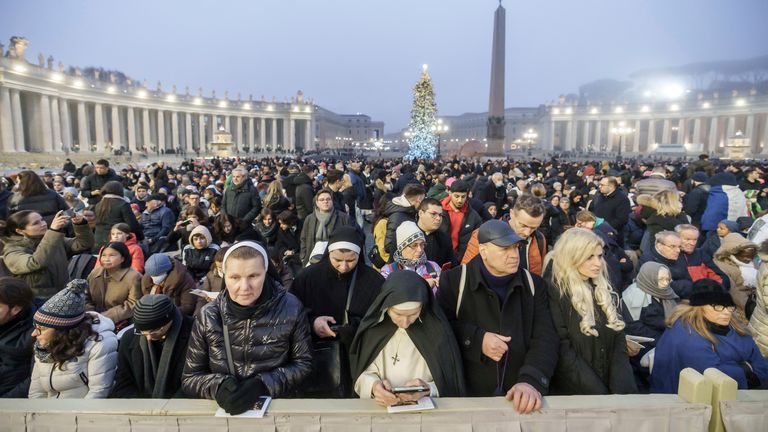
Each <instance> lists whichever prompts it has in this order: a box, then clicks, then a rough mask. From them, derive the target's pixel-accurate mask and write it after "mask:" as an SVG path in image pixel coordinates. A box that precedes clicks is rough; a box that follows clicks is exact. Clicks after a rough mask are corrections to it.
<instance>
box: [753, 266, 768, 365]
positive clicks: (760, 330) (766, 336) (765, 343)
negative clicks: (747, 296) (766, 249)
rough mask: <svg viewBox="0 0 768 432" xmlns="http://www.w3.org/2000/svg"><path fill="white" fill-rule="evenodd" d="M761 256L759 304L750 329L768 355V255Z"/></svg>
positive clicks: (765, 354)
mask: <svg viewBox="0 0 768 432" xmlns="http://www.w3.org/2000/svg"><path fill="white" fill-rule="evenodd" d="M760 257H761V258H762V259H763V265H761V266H760V272H759V273H758V274H757V295H756V296H755V300H756V303H757V305H756V306H755V311H754V312H752V318H750V319H749V330H750V332H751V333H752V337H753V338H754V339H755V343H757V347H758V348H760V352H761V353H763V357H768V256H763V255H762V254H760Z"/></svg>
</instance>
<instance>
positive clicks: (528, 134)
mask: <svg viewBox="0 0 768 432" xmlns="http://www.w3.org/2000/svg"><path fill="white" fill-rule="evenodd" d="M538 137H539V134H537V133H536V131H534V130H533V129H528V130H527V131H525V133H524V134H523V138H525V141H526V142H527V143H528V158H529V159H530V157H531V146H532V145H533V142H534V141H536V138H538Z"/></svg>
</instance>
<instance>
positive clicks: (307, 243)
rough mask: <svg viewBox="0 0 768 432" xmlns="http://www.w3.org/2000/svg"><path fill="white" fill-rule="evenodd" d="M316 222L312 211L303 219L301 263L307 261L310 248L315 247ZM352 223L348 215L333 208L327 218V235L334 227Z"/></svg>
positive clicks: (304, 263)
mask: <svg viewBox="0 0 768 432" xmlns="http://www.w3.org/2000/svg"><path fill="white" fill-rule="evenodd" d="M317 224H318V220H317V218H316V217H315V214H314V213H312V214H310V215H309V216H307V219H305V220H304V226H303V227H301V251H300V252H301V254H300V258H301V262H302V264H303V265H306V264H307V263H308V262H309V258H310V254H311V253H312V249H313V248H314V247H315V243H317V241H318V240H317V239H316V238H315V233H316V232H317ZM354 224H355V222H354V220H352V219H351V218H350V217H349V215H347V214H346V213H344V212H340V211H338V210H336V209H334V210H333V214H331V217H330V219H329V220H328V228H327V232H328V236H329V237H330V235H331V233H332V232H333V230H335V229H336V227H340V226H344V225H354Z"/></svg>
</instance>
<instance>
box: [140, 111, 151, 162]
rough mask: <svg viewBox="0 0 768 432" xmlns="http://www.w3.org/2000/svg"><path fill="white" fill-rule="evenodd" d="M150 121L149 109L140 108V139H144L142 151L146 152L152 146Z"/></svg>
mask: <svg viewBox="0 0 768 432" xmlns="http://www.w3.org/2000/svg"><path fill="white" fill-rule="evenodd" d="M151 126H152V123H151V122H150V121H149V110H148V109H146V108H144V109H142V110H141V139H142V140H143V141H144V152H145V153H147V152H149V151H150V148H151V147H152V129H151Z"/></svg>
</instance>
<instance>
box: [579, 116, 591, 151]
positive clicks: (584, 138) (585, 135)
mask: <svg viewBox="0 0 768 432" xmlns="http://www.w3.org/2000/svg"><path fill="white" fill-rule="evenodd" d="M591 122H592V121H591V120H584V128H583V129H582V130H581V145H582V150H583V151H586V150H587V149H589V124H590V123H591Z"/></svg>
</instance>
